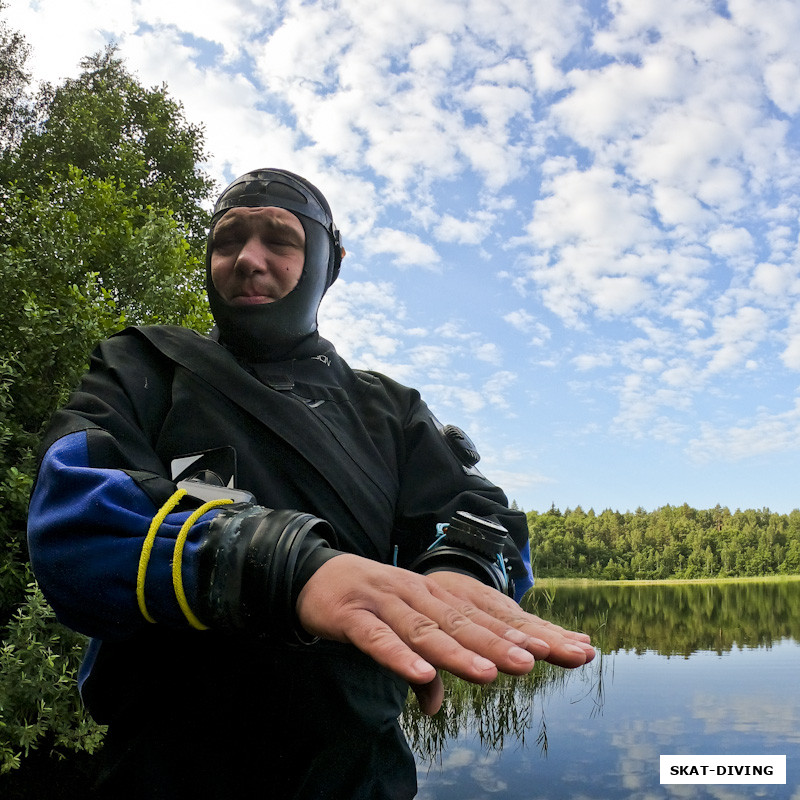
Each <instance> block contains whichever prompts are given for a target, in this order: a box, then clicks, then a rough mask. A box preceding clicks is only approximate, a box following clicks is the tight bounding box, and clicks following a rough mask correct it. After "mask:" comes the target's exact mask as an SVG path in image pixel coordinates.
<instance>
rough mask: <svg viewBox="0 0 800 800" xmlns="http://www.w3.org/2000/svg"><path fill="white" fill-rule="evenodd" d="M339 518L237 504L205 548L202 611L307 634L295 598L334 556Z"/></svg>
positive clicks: (232, 622)
mask: <svg viewBox="0 0 800 800" xmlns="http://www.w3.org/2000/svg"><path fill="white" fill-rule="evenodd" d="M335 539H336V537H335V534H334V532H333V529H332V528H331V526H330V525H329V524H328V523H327V522H326V521H325V520H323V519H319V518H318V517H314V516H313V515H311V514H304V513H302V512H298V511H292V510H274V509H269V508H264V507H262V506H230V507H228V508H225V509H224V510H223V511H221V512H220V513H219V514H218V515H217V516H216V517H215V519H214V520H213V521H212V523H211V525H210V527H209V532H208V536H207V538H206V541H205V542H204V545H203V548H202V552H201V554H200V576H199V577H200V587H201V589H200V595H201V596H200V598H199V602H200V606H201V619H203V620H204V621H206V622H207V623H208V624H209V625H210V626H211V627H222V628H233V629H240V630H249V631H252V632H254V633H258V634H266V635H270V636H276V637H278V638H281V639H287V638H288V639H290V640H294V639H296V637H297V636H299V637H300V639H301V640H307V639H308V635H307V634H305V632H304V631H302V628H301V627H300V625H299V623H298V620H297V615H296V611H295V606H296V602H297V596H298V595H299V594H300V590H301V589H302V588H303V586H305V584H306V582H307V581H308V579H309V578H310V577H311V575H313V573H314V572H315V571H316V570H317V569H318V568H319V567H320V566H321V565H322V564H323V563H325V561H327V560H328V559H329V558H333V557H334V556H336V555H338V554H339V551H338V550H334V549H333V547H332V545H334V544H335V543H336V541H335Z"/></svg>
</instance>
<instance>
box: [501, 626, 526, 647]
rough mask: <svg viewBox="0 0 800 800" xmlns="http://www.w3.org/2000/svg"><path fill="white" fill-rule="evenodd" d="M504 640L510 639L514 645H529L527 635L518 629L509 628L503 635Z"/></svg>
mask: <svg viewBox="0 0 800 800" xmlns="http://www.w3.org/2000/svg"><path fill="white" fill-rule="evenodd" d="M503 638H504V639H508V641H509V642H514V644H527V643H528V639H529V637H528V636H527V634H524V633H523V632H522V631H520V630H517V629H516V628H509V629H508V630H507V631H506V632H505V634H504V635H503Z"/></svg>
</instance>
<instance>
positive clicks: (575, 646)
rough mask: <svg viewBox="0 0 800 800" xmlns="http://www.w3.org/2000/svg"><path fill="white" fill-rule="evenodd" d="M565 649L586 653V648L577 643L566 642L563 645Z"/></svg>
mask: <svg viewBox="0 0 800 800" xmlns="http://www.w3.org/2000/svg"><path fill="white" fill-rule="evenodd" d="M565 649H567V650H570V651H571V652H573V653H580V654H581V655H582V656H585V655H586V648H584V647H581V646H580V645H578V644H568V645H566V646H565Z"/></svg>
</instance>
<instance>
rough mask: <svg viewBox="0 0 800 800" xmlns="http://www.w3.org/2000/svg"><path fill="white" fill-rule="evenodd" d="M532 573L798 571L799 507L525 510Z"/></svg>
mask: <svg viewBox="0 0 800 800" xmlns="http://www.w3.org/2000/svg"><path fill="white" fill-rule="evenodd" d="M527 517H528V531H529V534H530V542H531V562H532V565H533V574H534V576H537V577H542V578H545V577H550V578H556V577H572V578H599V579H605V580H619V579H628V580H636V579H638V580H646V579H658V578H720V577H746V576H755V575H782V574H783V575H791V574H798V573H800V510H798V509H795V510H794V511H792V512H791V513H789V514H777V513H774V512H772V511H770V510H769V509H767V508H764V509H760V510H752V509H748V510H745V511H741V510H739V509H737V510H736V511H734V512H731V511H730V510H729V509H728V508H725V507H722V506H716V507H715V508H712V509H708V510H697V509H694V508H691V507H690V506H688V505H686V504H684V505H682V506H669V505H666V506H663V507H661V508H658V509H656V510H655V511H650V512H648V511H645V510H644V509H642V508H639V509H637V510H636V511H633V512H631V511H627V512H625V513H621V512H619V511H611V510H605V511H603V512H602V513H599V514H597V513H595V512H594V511H593V510H591V509H590V510H589V511H584V510H583V509H582V508H581V507H580V506H578V507H577V508H575V509H571V510H570V509H567V510H566V511H563V512H562V511H560V510H559V509H557V508H555V507H553V508H551V509H550V510H549V511H546V512H544V513H539V512H536V511H529V512H528V513H527Z"/></svg>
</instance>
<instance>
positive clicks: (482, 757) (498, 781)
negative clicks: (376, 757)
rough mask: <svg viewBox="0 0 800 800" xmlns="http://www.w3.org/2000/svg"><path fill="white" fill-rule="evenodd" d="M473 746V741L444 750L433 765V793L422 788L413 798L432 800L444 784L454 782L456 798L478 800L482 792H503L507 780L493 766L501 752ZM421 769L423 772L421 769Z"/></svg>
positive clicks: (440, 792) (450, 784)
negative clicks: (434, 786)
mask: <svg viewBox="0 0 800 800" xmlns="http://www.w3.org/2000/svg"><path fill="white" fill-rule="evenodd" d="M474 748H475V745H474V743H473V744H470V745H467V744H465V745H463V746H456V747H452V748H451V749H448V750H447V752H446V753H444V754H443V755H442V760H441V762H440V763H439V764H438V765H437V780H436V783H437V786H436V790H435V792H427V791H426V790H425V789H424V788H423V789H422V790H421V791H420V793H419V794H418V795H417V800H435V798H439V797H441V796H442V794H443V790H444V788H445V787H453V786H456V785H457V786H458V797H459V800H480V798H481V797H485V796H486V795H491V794H498V793H500V792H507V791H508V783H507V782H506V780H505V779H504V778H503V777H502V775H501V774H500V772H499V770H498V769H497V763H498V761H499V760H500V757H501V754H500V753H498V752H482V751H480V750H476V749H474ZM421 772H422V774H424V770H421Z"/></svg>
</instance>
